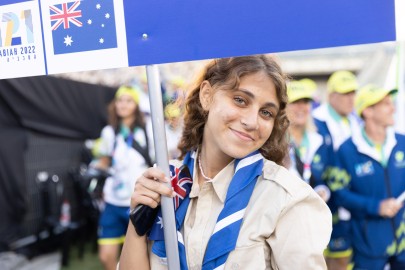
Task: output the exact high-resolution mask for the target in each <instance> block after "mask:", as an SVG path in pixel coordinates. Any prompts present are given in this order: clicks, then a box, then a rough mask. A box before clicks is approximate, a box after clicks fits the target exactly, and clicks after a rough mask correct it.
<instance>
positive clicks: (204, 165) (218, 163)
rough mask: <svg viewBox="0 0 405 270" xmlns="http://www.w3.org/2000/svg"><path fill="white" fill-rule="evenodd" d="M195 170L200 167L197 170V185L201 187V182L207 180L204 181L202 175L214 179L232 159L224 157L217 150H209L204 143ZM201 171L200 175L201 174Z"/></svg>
mask: <svg viewBox="0 0 405 270" xmlns="http://www.w3.org/2000/svg"><path fill="white" fill-rule="evenodd" d="M197 159H198V160H197V161H198V162H200V164H198V163H197V168H198V167H199V166H200V165H201V169H200V168H199V170H198V183H199V184H200V185H201V184H202V183H203V182H205V181H207V180H209V179H206V178H205V177H204V176H203V175H202V173H203V174H204V175H205V176H206V177H208V178H211V179H212V178H214V177H215V176H216V175H217V174H218V173H219V172H220V171H221V170H222V169H223V168H225V167H226V166H227V165H228V164H229V162H231V161H232V160H233V158H232V157H229V156H226V155H225V154H224V153H222V152H221V151H218V149H215V150H214V151H212V150H210V149H209V147H207V146H206V145H205V144H204V143H203V144H202V146H201V148H200V151H199V155H198V157H197ZM201 171H202V173H201Z"/></svg>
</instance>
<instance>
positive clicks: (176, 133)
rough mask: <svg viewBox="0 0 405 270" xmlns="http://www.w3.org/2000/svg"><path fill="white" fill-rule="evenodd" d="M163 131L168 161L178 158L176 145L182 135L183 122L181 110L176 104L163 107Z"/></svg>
mask: <svg viewBox="0 0 405 270" xmlns="http://www.w3.org/2000/svg"><path fill="white" fill-rule="evenodd" d="M165 120H166V122H165V129H166V140H167V150H168V153H169V158H170V159H175V158H178V157H179V156H180V150H179V149H178V147H177V145H178V143H179V142H180V139H181V135H182V133H183V121H182V112H181V108H180V106H179V105H178V104H177V103H170V104H168V105H166V107H165Z"/></svg>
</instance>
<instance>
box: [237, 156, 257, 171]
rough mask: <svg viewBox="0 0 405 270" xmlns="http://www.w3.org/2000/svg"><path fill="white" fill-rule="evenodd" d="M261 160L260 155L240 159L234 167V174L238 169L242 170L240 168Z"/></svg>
mask: <svg viewBox="0 0 405 270" xmlns="http://www.w3.org/2000/svg"><path fill="white" fill-rule="evenodd" d="M262 158H263V156H262V154H260V153H258V154H256V155H253V156H250V157H247V158H244V159H242V160H241V161H239V163H238V166H236V169H235V173H236V172H237V171H238V170H239V169H242V168H244V167H246V166H249V165H251V164H253V163H255V162H256V161H258V160H260V159H262Z"/></svg>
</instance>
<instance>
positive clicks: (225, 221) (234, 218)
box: [212, 208, 246, 235]
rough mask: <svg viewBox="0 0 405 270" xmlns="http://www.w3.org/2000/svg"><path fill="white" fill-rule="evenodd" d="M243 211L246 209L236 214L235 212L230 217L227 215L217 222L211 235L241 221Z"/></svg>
mask: <svg viewBox="0 0 405 270" xmlns="http://www.w3.org/2000/svg"><path fill="white" fill-rule="evenodd" d="M245 210H246V208H244V209H242V210H239V211H238V212H235V213H233V214H232V215H229V216H227V217H226V218H223V219H222V220H221V221H219V222H217V224H215V228H214V232H213V233H212V234H213V235H214V234H215V233H217V232H218V231H220V230H222V229H223V228H225V227H227V226H229V225H231V224H232V223H235V222H236V221H238V220H240V219H242V218H243V215H244V214H245Z"/></svg>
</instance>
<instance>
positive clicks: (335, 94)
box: [312, 70, 360, 270]
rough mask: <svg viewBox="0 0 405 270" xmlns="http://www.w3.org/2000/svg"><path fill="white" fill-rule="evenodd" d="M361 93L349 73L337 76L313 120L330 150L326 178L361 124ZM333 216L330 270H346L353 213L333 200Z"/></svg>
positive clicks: (328, 255) (329, 250) (334, 77)
mask: <svg viewBox="0 0 405 270" xmlns="http://www.w3.org/2000/svg"><path fill="white" fill-rule="evenodd" d="M357 89H358V83H357V79H356V76H355V75H354V74H353V73H352V72H350V71H347V70H340V71H336V72H334V73H333V74H332V75H331V76H330V77H329V79H328V82H327V91H328V97H327V102H326V103H324V104H322V105H320V106H319V107H318V108H316V109H314V111H313V114H312V115H313V117H314V122H315V125H316V127H317V130H318V132H319V133H320V134H321V135H322V136H323V137H324V142H325V143H326V144H328V145H329V146H331V147H329V149H330V151H329V158H328V162H329V164H326V168H327V170H326V171H325V177H328V174H329V173H330V172H332V168H333V166H334V163H335V154H336V151H337V149H338V148H339V146H340V145H341V144H342V143H343V142H344V141H345V140H346V139H348V138H349V137H350V136H351V135H352V133H353V130H355V129H356V128H357V127H358V125H359V123H360V120H359V118H358V117H357V116H356V115H355V113H354V111H353V110H354V97H355V92H356V90H357ZM328 205H329V207H330V209H331V211H332V214H333V218H334V219H333V231H332V237H331V241H330V243H329V245H328V248H327V250H326V251H325V257H326V258H327V263H328V269H329V270H346V268H347V265H348V263H349V261H350V256H351V252H352V251H351V243H350V234H349V223H348V220H349V219H350V213H349V212H348V211H347V210H346V209H344V208H343V207H341V206H339V202H338V201H336V199H335V198H334V196H333V193H332V196H331V198H330V200H329V201H328Z"/></svg>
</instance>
